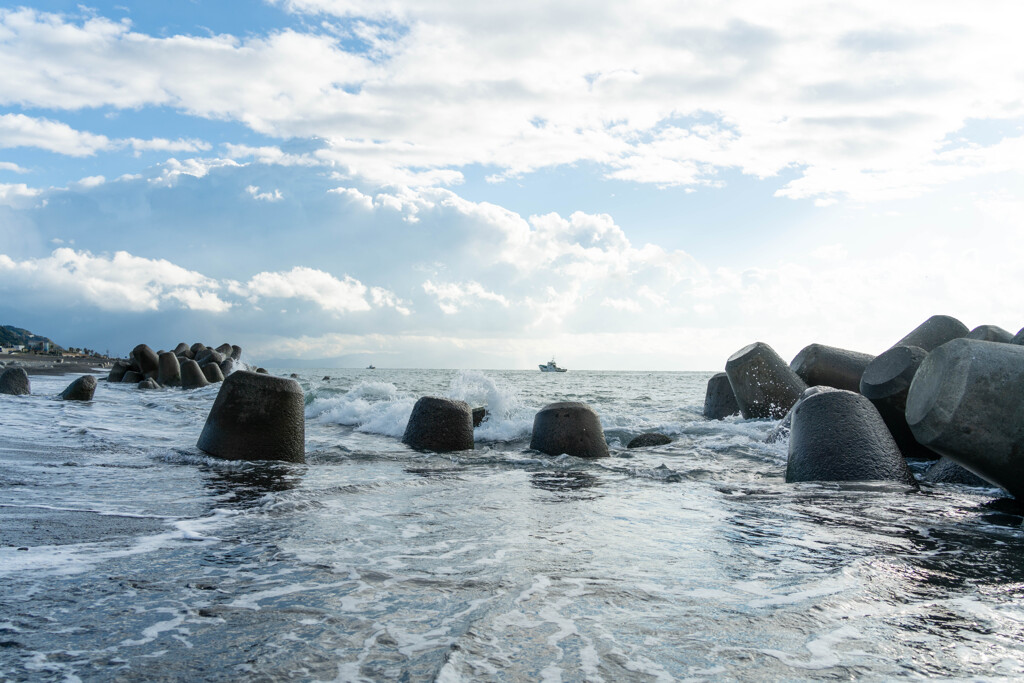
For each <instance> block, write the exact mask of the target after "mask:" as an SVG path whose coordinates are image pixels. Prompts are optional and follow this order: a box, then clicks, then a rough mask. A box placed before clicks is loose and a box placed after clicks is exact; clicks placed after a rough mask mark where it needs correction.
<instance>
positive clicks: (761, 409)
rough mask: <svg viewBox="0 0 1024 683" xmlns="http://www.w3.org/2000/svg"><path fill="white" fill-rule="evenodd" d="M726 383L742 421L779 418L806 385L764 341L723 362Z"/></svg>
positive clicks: (746, 347)
mask: <svg viewBox="0 0 1024 683" xmlns="http://www.w3.org/2000/svg"><path fill="white" fill-rule="evenodd" d="M725 372H726V374H727V375H728V376H729V384H730V385H731V386H732V390H733V393H734V394H735V395H736V403H737V404H738V405H739V407H740V412H741V413H742V414H743V417H744V418H745V419H748V420H749V419H751V418H764V417H770V418H773V419H776V420H777V419H779V418H781V417H783V416H784V415H785V414H786V412H787V411H788V410H789V409H790V408H792V407H793V404H794V403H796V401H797V399H798V398H800V394H802V393H803V391H804V389H806V388H807V384H806V383H804V381H803V380H802V379H800V378H799V377H798V376H797V374H796V373H795V372H793V370H792V369H791V368H790V367H789V365H787V364H786V361H784V360H782V358H781V357H780V356H779V354H777V353H775V350H774V349H772V347H770V346H768V345H767V344H765V343H763V342H754V343H753V344H750V345H749V346H744V347H743V348H742V349H740V350H739V351H737V352H736V353H734V354H733V355H731V356H730V357H729V360H728V361H726V363H725Z"/></svg>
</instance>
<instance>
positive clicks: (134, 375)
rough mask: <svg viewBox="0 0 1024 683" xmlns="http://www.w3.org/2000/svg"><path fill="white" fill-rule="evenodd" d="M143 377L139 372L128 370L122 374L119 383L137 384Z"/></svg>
mask: <svg viewBox="0 0 1024 683" xmlns="http://www.w3.org/2000/svg"><path fill="white" fill-rule="evenodd" d="M144 379H145V377H143V376H142V374H141V373H138V372H135V371H134V370H129V371H128V372H126V373H124V376H123V377H122V378H121V384H138V383H139V382H141V381H142V380H144Z"/></svg>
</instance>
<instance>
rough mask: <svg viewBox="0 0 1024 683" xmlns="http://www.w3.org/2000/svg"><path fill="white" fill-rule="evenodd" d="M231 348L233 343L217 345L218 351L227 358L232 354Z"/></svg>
mask: <svg viewBox="0 0 1024 683" xmlns="http://www.w3.org/2000/svg"><path fill="white" fill-rule="evenodd" d="M231 348H232V347H231V344H228V343H227V342H225V343H223V344H221V345H220V346H218V347H217V353H219V354H220V355H222V356H224V357H225V358H227V357H228V356H230V355H231Z"/></svg>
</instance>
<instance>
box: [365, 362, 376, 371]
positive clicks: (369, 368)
mask: <svg viewBox="0 0 1024 683" xmlns="http://www.w3.org/2000/svg"><path fill="white" fill-rule="evenodd" d="M366 369H367V370H376V369H377V368H376V367H375V366H374V364H373V363H370V364H369V365H367V366H366Z"/></svg>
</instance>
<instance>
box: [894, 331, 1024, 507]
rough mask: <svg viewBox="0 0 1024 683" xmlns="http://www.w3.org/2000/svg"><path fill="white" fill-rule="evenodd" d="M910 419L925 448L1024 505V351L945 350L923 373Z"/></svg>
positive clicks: (983, 345)
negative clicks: (981, 478) (1000, 488)
mask: <svg viewBox="0 0 1024 683" xmlns="http://www.w3.org/2000/svg"><path fill="white" fill-rule="evenodd" d="M906 415H907V423H908V424H909V425H910V429H911V430H912V431H913V433H914V436H915V437H916V438H917V440H918V441H919V442H920V443H922V444H923V445H925V446H927V447H928V448H931V449H932V450H933V451H936V452H937V453H941V454H942V455H945V456H947V457H948V458H950V459H952V460H954V461H956V462H957V463H959V464H960V465H962V466H964V467H966V468H967V469H968V470H970V471H971V472H974V473H975V474H977V475H978V476H980V477H983V478H984V479H987V480H988V481H990V482H992V483H994V484H996V485H998V486H1002V487H1003V488H1004V489H1006V490H1007V491H1009V492H1010V493H1011V494H1012V495H1013V496H1014V497H1016V498H1024V347H1020V346H1016V345H1013V344H999V343H995V342H986V341H977V340H974V339H955V340H953V341H951V342H948V343H946V344H943V345H942V346H940V347H939V348H937V349H935V350H934V351H932V352H931V353H930V354H928V357H927V358H925V360H924V362H923V363H921V367H920V368H918V371H917V375H916V376H915V377H914V382H913V384H911V385H910V393H909V394H908V395H907V413H906Z"/></svg>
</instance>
